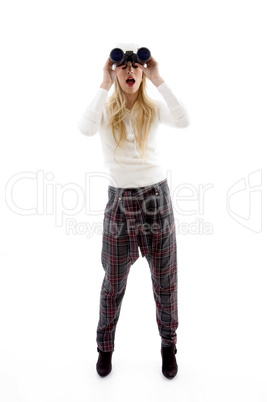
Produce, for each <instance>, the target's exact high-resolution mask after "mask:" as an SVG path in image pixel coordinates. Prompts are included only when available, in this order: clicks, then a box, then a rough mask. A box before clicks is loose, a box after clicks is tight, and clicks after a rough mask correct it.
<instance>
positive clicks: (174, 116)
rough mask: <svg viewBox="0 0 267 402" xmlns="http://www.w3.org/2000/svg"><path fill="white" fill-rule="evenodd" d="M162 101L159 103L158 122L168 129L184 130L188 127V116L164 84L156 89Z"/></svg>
mask: <svg viewBox="0 0 267 402" xmlns="http://www.w3.org/2000/svg"><path fill="white" fill-rule="evenodd" d="M157 89H158V91H159V93H160V94H161V95H162V97H163V99H164V100H165V102H163V101H159V102H158V103H159V106H160V109H159V120H160V122H161V123H163V124H166V125H167V126H170V127H179V128H185V127H187V126H188V125H189V122H190V120H189V116H188V113H187V111H186V108H185V107H184V105H183V104H182V103H181V102H180V100H179V99H178V98H177V97H176V96H175V95H174V94H173V92H172V91H171V89H170V88H169V86H168V85H167V84H166V82H163V83H162V84H160V85H159V86H158V87H157Z"/></svg>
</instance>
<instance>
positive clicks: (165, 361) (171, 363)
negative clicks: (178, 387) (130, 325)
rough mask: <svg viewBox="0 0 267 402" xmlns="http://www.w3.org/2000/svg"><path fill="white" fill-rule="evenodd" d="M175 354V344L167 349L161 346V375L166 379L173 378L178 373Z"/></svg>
mask: <svg viewBox="0 0 267 402" xmlns="http://www.w3.org/2000/svg"><path fill="white" fill-rule="evenodd" d="M176 353H177V349H176V346H175V344H172V345H171V346H167V347H164V346H162V345H161V356H162V373H163V374H164V375H165V377H167V378H168V379H172V378H173V377H175V376H176V374H177V372H178V365H177V363H176V358H175V355H176Z"/></svg>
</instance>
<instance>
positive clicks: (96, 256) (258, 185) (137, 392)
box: [0, 0, 267, 402]
mask: <svg viewBox="0 0 267 402" xmlns="http://www.w3.org/2000/svg"><path fill="white" fill-rule="evenodd" d="M264 5H265V4H264V1H259V0H254V1H241V0H240V1H237V0H231V1H229V0H228V1H227V0H225V1H207V0H204V1H201V2H200V1H190V0H188V1H186V2H185V1H169V0H166V1H164V2H152V1H148V2H144V1H135V2H130V3H129V2H126V1H123V2H122V1H116V2H115V1H106V2H105V1H98V2H94V3H93V2H89V1H81V0H78V1H77V0H76V1H66V0H65V1H59V0H53V1H49V0H46V1H28V0H25V1H23V2H19V1H10V2H7V1H6V2H3V3H2V5H1V10H0V15H1V17H0V18H1V20H0V35H1V67H0V68H1V75H0V77H1V78H0V79H1V123H0V124H1V148H0V152H1V155H0V157H1V159H0V161H1V199H0V203H1V204H0V205H1V217H0V219H1V226H0V228H1V245H0V247H1V250H0V252H1V254H0V259H1V260H0V261H1V268H0V325H1V331H0V397H1V400H3V401H5V402H9V401H12V402H13V401H16V402H17V401H23V402H24V401H38V402H41V401H45V402H52V401H55V402H59V401H64V402H69V401H75V402H80V401H88V400H89V401H105V400H109V401H116V402H117V401H125V400H129V401H136V400H141V401H143V400H148V399H150V400H153V401H163V400H170V398H172V400H179V401H181V402H187V401H190V402H191V401H194V402H196V401H205V402H207V401H217V402H219V401H225V400H228V401H236V400H237V399H240V400H243V401H252V400H253V401H254V402H263V401H267V386H266V375H267V369H266V359H267V348H266V337H267V329H266V302H267V296H266V254H265V251H264V247H265V248H266V216H265V209H264V208H263V207H264V206H265V205H266V184H265V183H266V180H265V175H266V146H265V145H264V144H265V137H266V134H267V132H266V128H267V124H266V106H267V102H266V93H267V85H266V84H267V82H266V71H267V63H266V40H265V38H266V34H267V32H266V31H267V28H266V14H265V12H264ZM117 42H137V43H138V44H139V45H140V46H146V47H148V48H149V49H150V50H151V53H152V55H153V56H154V57H155V59H156V60H157V61H158V63H159V70H160V73H161V76H162V77H163V78H164V80H165V81H166V82H167V83H168V85H169V86H170V87H171V89H172V90H173V92H174V93H175V94H176V96H177V97H178V98H179V99H180V100H182V102H183V103H184V104H185V106H186V107H187V109H188V112H189V114H190V117H191V124H190V126H189V127H188V128H186V129H183V130H179V129H178V130H175V129H172V128H168V127H166V126H160V127H159V131H158V138H159V142H160V146H161V155H162V159H163V162H164V163H165V168H166V175H168V180H169V186H170V190H171V194H172V199H173V205H174V212H175V219H176V222H177V228H176V229H177V245H178V281H179V287H178V299H179V307H178V310H179V328H178V331H177V338H178V340H177V349H178V353H177V361H178V366H179V372H178V375H177V376H176V377H175V379H173V380H172V381H169V380H167V379H166V378H165V377H164V376H163V375H162V373H161V356H160V337H159V334H158V329H157V325H156V319H155V304H154V299H153V294H152V285H151V279H150V273H149V268H148V265H147V263H146V261H145V259H142V258H141V257H140V258H139V260H137V262H136V263H135V264H134V265H133V266H132V267H131V272H130V275H129V279H128V285H127V290H126V294H125V297H124V301H123V305H122V310H121V315H120V320H119V323H118V326H117V332H116V343H115V352H114V354H113V371H112V373H111V374H110V375H109V376H108V377H106V378H104V379H101V378H100V377H99V376H98V374H97V372H96V369H95V364H96V361H97V357H98V353H97V351H96V340H95V338H96V326H97V322H98V308H99V294H100V287H101V283H102V279H103V276H104V271H103V269H102V266H101V260H100V252H101V240H102V238H101V225H102V220H103V209H104V207H105V204H106V202H107V186H108V184H109V183H108V179H107V178H105V177H104V175H103V173H101V172H104V169H103V159H102V153H101V152H102V151H101V144H100V139H99V137H98V135H96V136H94V137H91V138H89V137H85V136H83V135H82V134H81V133H80V132H79V131H78V128H77V122H78V120H79V119H80V117H81V115H82V113H83V112H84V110H85V108H86V107H87V105H88V104H89V102H90V100H91V99H92V97H93V96H94V94H95V93H96V91H97V89H98V88H99V86H100V84H101V82H102V76H103V66H104V64H105V61H106V60H107V58H108V56H109V52H110V50H111V49H112V48H113V47H114V46H115V45H116V44H117ZM149 84H151V85H150V86H149V88H150V90H151V97H153V96H158V95H159V94H158V93H157V90H156V88H155V87H154V86H153V84H152V83H149ZM254 172H256V173H254ZM249 176H250V181H249ZM86 178H87V179H86ZM261 178H262V182H261ZM86 180H87V184H88V183H90V185H89V188H87V190H88V193H87V192H86V191H87V190H86ZM236 183H237V184H236ZM178 186H181V187H184V190H185V191H184V192H183V195H188V196H190V194H191V198H190V197H189V198H188V200H187V201H183V200H181V199H179V198H178V193H177V188H178ZM201 186H202V187H203V186H208V189H207V191H206V192H205V193H204V197H203V198H201V196H200V194H199V193H196V191H199V190H200V189H201ZM232 186H234V187H233V188H232ZM185 187H187V190H186V189H185ZM37 188H38V192H37ZM231 188H232V189H231ZM238 188H239V190H241V191H240V192H238V193H237V191H238V190H237V189H238ZM190 189H191V190H190ZM230 189H231V190H230ZM229 191H231V192H230V193H228V192H229ZM180 195H182V193H181V194H180ZM230 196H231V197H230ZM16 205H17V207H18V209H17V210H16V209H15V206H16ZM85 205H87V206H89V205H90V209H89V211H86V209H85ZM201 205H202V206H203V210H201V209H199V208H200V206H201ZM78 207H79V208H78ZM178 207H179V208H180V209H178ZM30 208H37V210H34V211H33V214H32V215H26V212H27V211H26V210H27V209H30ZM97 209H98V210H99V211H100V212H99V213H98V214H95V213H94V214H93V213H92V211H93V210H94V211H95V210H97ZM181 209H183V210H184V211H190V210H191V211H192V214H191V215H185V212H184V213H181ZM231 211H232V212H231ZM197 222H198V224H197ZM199 222H200V223H199ZM85 223H87V225H91V231H90V232H88V233H83V229H84V227H85ZM70 224H72V225H73V226H72V230H69V231H68V228H69V226H68V225H70ZM180 224H183V225H180ZM190 225H191V226H190ZM182 228H185V229H182ZM205 228H209V230H210V232H209V233H205ZM136 295H138V297H136ZM137 318H138V319H137Z"/></svg>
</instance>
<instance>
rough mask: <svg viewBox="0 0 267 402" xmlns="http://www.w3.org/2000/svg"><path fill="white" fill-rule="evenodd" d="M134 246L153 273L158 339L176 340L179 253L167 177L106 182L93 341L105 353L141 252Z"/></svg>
mask: <svg viewBox="0 0 267 402" xmlns="http://www.w3.org/2000/svg"><path fill="white" fill-rule="evenodd" d="M138 247H139V248H140V250H141V254H142V257H146V259H147V262H148V264H149V268H150V272H151V279H152V286H153V294H154V299H155V303H156V320H157V324H158V329H159V334H160V336H161V338H162V344H163V346H168V345H170V344H172V343H174V344H175V343H176V340H177V338H176V329H177V328H178V302H177V285H178V280H177V252H176V233H175V222H174V215H173V208H172V201H171V196H170V191H169V186H168V183H167V179H165V180H163V181H161V182H158V183H156V184H154V185H151V186H146V187H138V188H117V187H112V186H109V187H108V202H107V204H106V208H105V212H104V221H103V242H102V252H101V261H102V265H103V268H104V271H105V276H104V279H103V283H102V288H101V294H100V311H99V322H98V326H97V338H96V341H97V346H98V347H99V349H100V350H102V351H104V352H110V351H113V350H114V340H115V331H116V325H117V322H118V319H119V315H120V309H121V304H122V300H123V296H124V294H125V290H126V284H127V278H128V274H129V270H130V267H131V265H132V264H133V263H134V262H135V261H136V260H137V259H138V257H139V252H138ZM137 294H138V289H137ZM138 297H140V296H138Z"/></svg>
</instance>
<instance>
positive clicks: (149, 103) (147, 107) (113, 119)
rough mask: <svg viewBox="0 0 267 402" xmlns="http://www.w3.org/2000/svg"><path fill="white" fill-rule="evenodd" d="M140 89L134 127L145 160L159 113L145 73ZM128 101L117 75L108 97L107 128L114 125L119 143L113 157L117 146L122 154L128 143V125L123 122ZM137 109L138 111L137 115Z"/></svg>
mask: <svg viewBox="0 0 267 402" xmlns="http://www.w3.org/2000/svg"><path fill="white" fill-rule="evenodd" d="M138 91H139V93H138V97H137V99H136V102H135V103H134V106H133V108H132V112H133V119H134V121H133V124H132V128H133V130H134V132H135V134H136V137H137V142H138V145H139V147H140V149H141V151H142V155H143V159H142V160H143V162H144V160H145V158H146V156H147V142H148V137H149V133H150V129H151V125H152V123H153V121H154V119H155V118H156V116H157V113H158V105H157V104H156V102H155V101H154V100H153V99H151V98H149V96H148V94H147V77H146V75H145V73H143V78H142V81H141V84H140V87H139V90H138ZM126 103H127V98H126V95H125V94H124V93H123V91H122V89H121V87H120V84H119V81H118V78H117V76H116V77H115V81H114V92H113V94H112V95H111V96H110V98H108V99H107V103H106V106H107V110H108V113H109V116H110V120H109V124H108V125H107V127H106V128H108V127H109V126H111V127H112V133H113V137H114V140H115V142H116V144H117V146H116V148H115V149H114V152H113V158H114V155H115V152H116V150H117V148H118V147H120V155H121V154H122V152H123V149H124V147H125V144H126V127H125V124H124V122H123V119H124V118H125V116H126V115H127V110H126ZM135 111H137V112H138V113H137V114H136V117H135ZM131 122H132V119H131ZM114 160H115V158H114Z"/></svg>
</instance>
